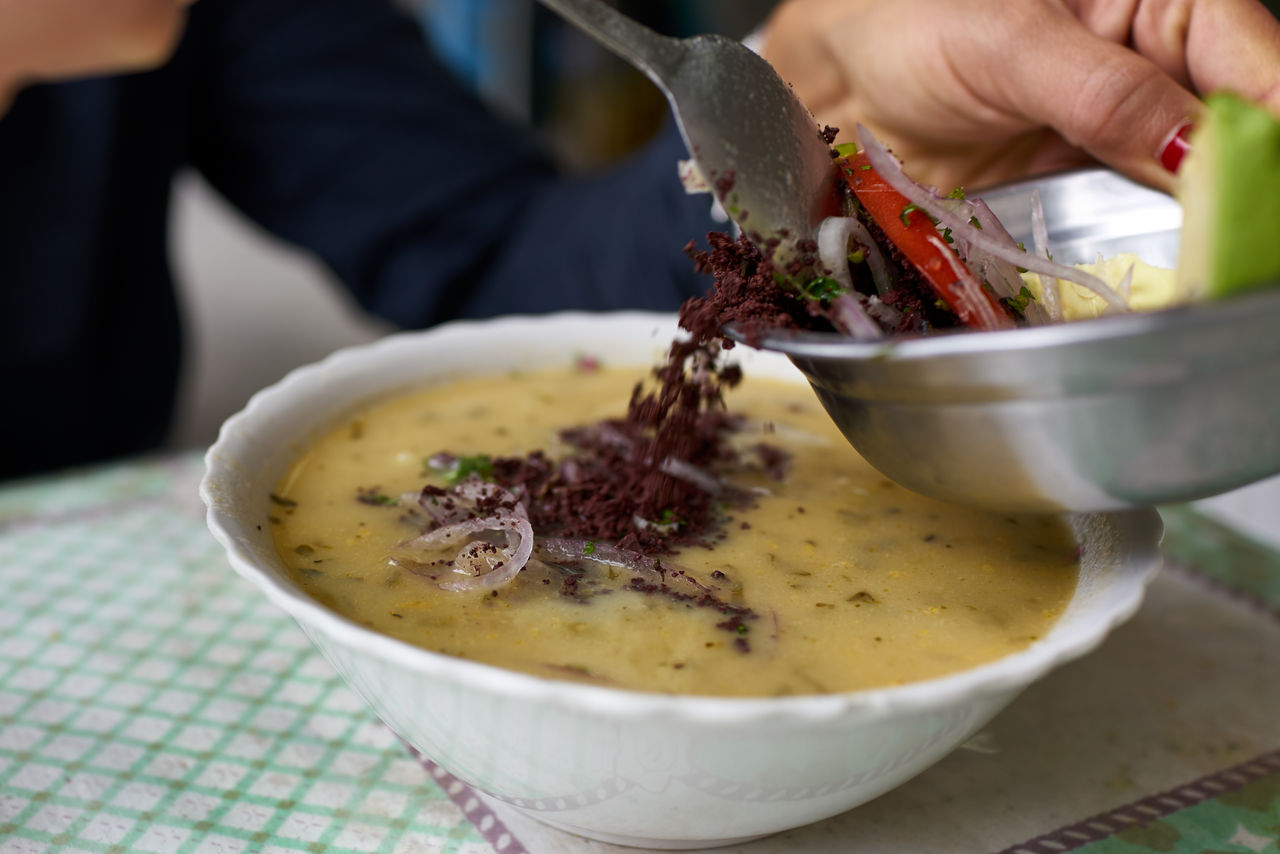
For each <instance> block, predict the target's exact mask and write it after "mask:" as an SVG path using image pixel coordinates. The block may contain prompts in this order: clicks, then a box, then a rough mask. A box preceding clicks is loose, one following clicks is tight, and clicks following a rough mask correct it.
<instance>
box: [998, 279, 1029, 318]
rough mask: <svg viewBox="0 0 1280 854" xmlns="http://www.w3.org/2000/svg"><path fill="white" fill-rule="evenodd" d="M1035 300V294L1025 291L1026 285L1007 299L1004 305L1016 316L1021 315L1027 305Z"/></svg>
mask: <svg viewBox="0 0 1280 854" xmlns="http://www.w3.org/2000/svg"><path fill="white" fill-rule="evenodd" d="M1035 299H1036V297H1035V294H1033V293H1031V291H1029V290H1028V289H1027V286H1026V285H1023V286H1022V289H1021V290H1019V291H1018V292H1017V293H1016V294H1014V295H1013V296H1011V297H1007V298H1006V299H1005V300H1004V304H1005V305H1007V306H1009V308H1011V309H1013V310H1014V311H1016V312H1017V313H1018V314H1022V313H1023V312H1024V311H1026V310H1027V306H1028V305H1030V304H1031V303H1033V302H1035Z"/></svg>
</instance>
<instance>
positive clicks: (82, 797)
mask: <svg viewBox="0 0 1280 854" xmlns="http://www.w3.org/2000/svg"><path fill="white" fill-rule="evenodd" d="M199 472H200V466H199V460H198V459H196V458H195V457H193V456H184V457H179V458H175V459H162V460H148V461H141V462H131V463H128V464H123V465H118V466H112V467H107V468H103V469H97V470H91V471H88V472H83V473H76V474H72V475H67V476H63V477H59V478H53V479H45V480H34V481H30V482H25V483H17V484H10V485H7V486H5V487H3V488H0V854H19V853H20V854H38V852H98V853H99V854H101V853H102V852H134V851H142V852H157V854H159V853H160V852H175V853H176V852H181V854H191V853H192V852H199V854H235V852H250V851H252V852H298V851H303V852H322V851H323V852H329V851H332V852H347V851H354V852H406V854H407V852H424V853H425V852H430V853H431V854H449V853H450V852H460V854H470V852H475V854H480V852H485V854H495V852H497V854H514V852H523V851H530V852H534V854H542V853H543V852H557V854H559V852H565V854H577V852H594V854H601V852H606V851H623V850H625V849H615V848H614V847H612V846H606V845H600V844H597V843H589V842H586V841H584V840H580V839H577V838H575V837H572V836H569V835H566V834H563V833H559V832H557V831H553V830H550V829H548V828H544V827H541V826H540V825H537V824H535V823H532V822H530V821H529V820H528V819H526V818H524V817H522V816H520V815H518V814H515V813H511V812H508V811H506V810H502V809H501V808H499V810H500V811H499V813H498V814H495V813H494V812H492V811H491V810H490V808H489V807H488V806H486V805H485V804H484V803H483V802H482V801H481V800H479V799H478V798H476V797H475V796H474V795H473V794H472V793H471V792H470V791H469V790H467V789H466V788H465V787H464V786H463V785H462V784H461V783H459V782H458V781H456V780H453V779H452V778H450V777H448V776H447V775H445V774H443V772H441V771H439V769H436V768H435V767H434V766H432V765H430V763H425V762H420V761H418V759H417V758H416V757H414V756H413V755H412V754H411V753H409V752H408V751H407V750H405V749H404V747H403V746H402V745H401V744H400V743H399V742H398V741H397V740H396V739H395V737H394V736H392V735H391V734H390V733H389V732H388V731H387V730H386V729H385V728H384V727H383V726H382V725H381V724H380V723H379V722H378V721H377V720H376V718H374V716H373V715H372V714H371V713H370V712H369V711H367V710H366V708H365V707H364V705H363V703H362V702H361V701H360V700H359V699H358V698H357V697H356V696H355V695H353V694H352V693H351V692H350V691H348V690H347V689H346V688H345V687H344V686H343V685H342V683H341V682H340V680H339V679H338V678H337V677H336V676H335V675H334V673H333V671H332V670H331V669H330V667H329V666H328V665H327V664H326V663H325V662H324V661H323V660H322V659H321V658H320V657H319V656H318V655H317V654H315V653H314V652H313V651H312V649H311V647H310V646H309V644H308V642H307V640H306V639H305V637H304V636H303V635H302V633H301V632H300V631H299V630H298V629H297V628H296V627H295V626H294V624H293V623H292V622H291V621H290V620H289V619H288V618H287V617H285V616H284V615H282V614H281V613H280V612H278V611H277V610H276V609H275V608H274V607H272V606H271V605H269V604H268V603H267V602H266V600H265V599H264V598H263V597H261V596H260V595H259V594H258V593H257V592H256V591H255V590H253V589H252V588H251V587H250V586H249V585H248V584H247V583H246V582H244V581H242V580H241V579H239V577H238V576H236V575H235V574H234V573H233V572H232V571H231V570H230V568H229V567H228V565H227V562H226V560H225V558H224V556H223V554H222V552H221V549H220V548H219V547H218V546H217V545H216V543H214V542H213V540H212V538H211V537H210V536H209V535H208V533H207V531H206V530H205V528H204V522H203V511H202V508H201V507H200V506H199V503H198V501H197V500H196V498H195V495H194V484H195V482H196V480H197V478H198V476H199ZM1166 521H1167V522H1168V523H1169V526H1170V535H1169V537H1168V539H1167V540H1166V548H1167V550H1168V552H1169V554H1170V556H1171V558H1172V560H1173V561H1174V563H1175V564H1178V565H1180V566H1182V567H1191V568H1193V570H1192V571H1184V570H1178V569H1175V570H1174V571H1173V572H1169V573H1166V577H1165V578H1162V579H1161V580H1160V581H1158V582H1157V583H1156V585H1155V586H1154V587H1153V590H1152V596H1151V598H1150V600H1149V602H1148V604H1147V606H1145V607H1144V609H1143V612H1142V613H1141V614H1140V615H1139V617H1138V618H1135V620H1134V622H1133V624H1132V625H1130V626H1126V627H1124V628H1123V629H1121V630H1120V631H1119V632H1117V634H1116V637H1115V638H1114V639H1113V640H1112V641H1108V643H1107V645H1105V646H1104V647H1103V648H1102V650H1100V651H1099V652H1098V653H1095V654H1094V655H1093V656H1090V657H1088V658H1086V659H1085V660H1083V661H1082V662H1078V663H1076V664H1073V665H1069V666H1068V667H1066V668H1063V669H1062V671H1060V672H1058V673H1055V674H1053V675H1052V676H1051V677H1049V679H1047V680H1045V681H1044V682H1043V683H1041V684H1039V685H1037V686H1034V687H1033V688H1032V689H1031V690H1029V691H1028V692H1027V695H1025V696H1024V697H1023V698H1022V699H1020V700H1019V701H1018V702H1017V703H1015V704H1014V705H1013V706H1012V707H1010V709H1009V710H1008V711H1006V712H1005V713H1004V714H1003V715H1002V716H1000V717H999V718H997V720H996V721H995V722H993V725H992V727H991V729H990V731H989V732H988V733H984V734H983V736H980V738H979V739H977V740H975V743H973V744H971V745H970V746H969V749H968V750H962V751H959V752H958V753H957V754H956V755H955V756H953V757H949V758H948V759H947V760H944V761H943V762H942V763H940V764H939V765H938V766H936V768H935V769H933V770H931V771H929V772H926V773H925V774H924V775H922V776H921V777H920V778H918V779H917V780H916V781H913V782H912V783H910V784H908V785H907V786H904V787H902V788H901V789H899V790H897V791H895V792H893V793H890V794H889V795H887V796H885V797H884V798H882V799H880V800H878V801H876V802H875V803H873V804H870V805H868V806H866V807H864V808H860V809H858V810H855V811H853V812H852V813H849V814H846V815H845V816H840V817H837V818H835V819H831V820H829V821H828V822H824V823H822V824H819V825H815V826H814V827H812V828H805V829H801V830H798V831H795V832H793V833H789V834H783V835H781V836H777V837H773V838H771V839H766V840H761V841H759V842H756V843H753V844H751V845H748V846H743V847H741V849H735V850H742V851H744V852H751V854H775V852H784V851H803V852H807V854H820V852H828V851H829V852H836V851H845V850H849V848H851V847H855V846H856V847H859V848H860V849H865V850H878V851H913V852H917V851H927V850H938V851H994V850H1002V849H1003V850H1006V851H1011V852H1036V854H1040V852H1061V851H1067V850H1077V851H1085V852H1090V853H1091V854H1102V852H1105V854H1138V852H1151V851H1160V852H1172V853H1173V854H1185V853H1186V852H1192V851H1196V852H1199V851H1207V850H1213V851H1230V852H1245V853H1246V854H1247V852H1254V854H1280V848H1278V847H1277V841H1276V840H1277V838H1278V837H1280V751H1278V750H1277V748H1280V702H1278V701H1280V691H1278V690H1277V688H1276V687H1275V681H1276V680H1275V679H1274V676H1275V674H1276V673H1277V672H1280V670H1278V668H1277V662H1280V653H1277V652H1276V651H1275V649H1276V647H1277V646H1280V644H1277V639H1280V621H1278V620H1277V619H1276V614H1277V613H1280V557H1278V556H1277V555H1276V554H1275V553H1274V552H1272V551H1270V550H1268V549H1265V548H1263V547H1261V546H1259V545H1258V544H1256V543H1252V542H1251V541H1248V540H1245V539H1243V538H1241V537H1240V536H1239V535H1238V534H1234V533H1233V532H1231V531H1229V530H1228V529H1225V528H1222V527H1221V526H1217V525H1214V524H1213V523H1210V522H1207V520H1205V519H1204V518H1203V517H1202V516H1200V515H1198V514H1196V513H1194V512H1193V511H1190V510H1188V509H1186V508H1176V509H1173V510H1171V511H1170V512H1169V513H1167V514H1166ZM1206 578H1208V579H1210V580H1209V581H1206V580H1205V579H1206ZM1201 636H1202V637H1203V641H1201V640H1195V642H1188V645H1187V646H1186V648H1185V651H1181V652H1180V651H1179V650H1178V649H1176V648H1175V646H1176V644H1177V643H1178V642H1179V640H1178V639H1180V638H1188V637H1201ZM1193 654H1202V655H1201V657H1202V659H1203V662H1201V663H1198V662H1197V661H1193V660H1191V659H1192V658H1193ZM1170 657H1178V658H1179V659H1180V660H1178V661H1170V660H1169V659H1170ZM1197 668H1199V669H1197ZM1184 674H1185V675H1186V677H1187V678H1193V679H1197V680H1200V683H1199V684H1201V685H1202V686H1203V689H1204V691H1205V692H1210V693H1211V694H1212V696H1208V697H1204V698H1202V697H1200V695H1199V694H1197V693H1196V692H1195V691H1194V690H1188V689H1187V687H1186V686H1185V685H1180V684H1178V683H1179V680H1180V678H1181V676H1182V675H1184ZM1268 675H1269V676H1270V678H1268ZM1137 677H1141V678H1145V679H1148V680H1150V684H1149V685H1144V686H1143V687H1141V688H1140V689H1134V693H1133V694H1132V695H1125V694H1123V691H1124V690H1125V686H1126V685H1128V684H1130V683H1132V682H1134V681H1135V678H1137ZM1095 686H1111V687H1108V688H1106V689H1105V690H1102V689H1101V688H1096V690H1097V691H1098V693H1099V697H1097V698H1094V697H1092V696H1090V694H1091V691H1094V690H1095ZM1161 692H1165V693H1164V694H1161ZM1153 695H1159V696H1153ZM1147 700H1150V702H1149V703H1147ZM1116 704H1122V706H1123V708H1124V710H1125V711H1126V713H1128V714H1130V715H1132V716H1133V719H1127V718H1117V717H1116V715H1117V711H1116ZM1201 706H1203V708H1201ZM1055 715H1058V716H1060V717H1059V718H1058V719H1055ZM1091 715H1092V716H1094V717H1095V718H1096V720H1091V719H1090V716H1091ZM1107 727H1110V730H1107V729H1106V728H1107ZM1166 730H1167V731H1166ZM984 739H985V740H984ZM1064 740H1065V741H1067V742H1069V743H1068V744H1067V745H1066V746H1063V745H1062V744H1061V742H1063V741H1064ZM1090 751H1094V752H1095V753H1096V755H1092V754H1090ZM1077 754H1078V755H1079V756H1077ZM1080 757H1083V758H1080ZM1037 787H1038V788H1037ZM922 816H933V817H934V820H933V821H932V822H931V821H929V820H927V819H925V820H922V819H921V817H922ZM1020 840H1023V841H1020Z"/></svg>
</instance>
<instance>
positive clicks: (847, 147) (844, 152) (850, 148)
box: [836, 142, 858, 157]
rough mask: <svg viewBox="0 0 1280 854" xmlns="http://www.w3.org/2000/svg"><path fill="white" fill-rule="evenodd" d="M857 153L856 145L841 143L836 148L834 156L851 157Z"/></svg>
mask: <svg viewBox="0 0 1280 854" xmlns="http://www.w3.org/2000/svg"><path fill="white" fill-rule="evenodd" d="M857 153H858V143H856V142H842V143H840V144H839V145H837V146H836V154H838V155H840V156H841V157H852V156H853V155H855V154H857Z"/></svg>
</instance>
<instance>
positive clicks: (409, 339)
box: [200, 312, 1162, 725]
mask: <svg viewBox="0 0 1280 854" xmlns="http://www.w3.org/2000/svg"><path fill="white" fill-rule="evenodd" d="M602 321H603V322H606V323H615V324H616V323H625V322H632V323H653V324H656V325H657V326H659V327H663V328H665V327H674V316H673V315H669V314H660V313H648V312H614V313H606V314H597V313H586V312H560V313H556V314H551V315H540V316H536V317H529V316H507V317H500V318H494V319H490V320H480V321H472V320H461V321H452V322H449V323H446V324H441V325H440V326H437V327H434V328H433V329H430V330H427V331H419V332H403V333H396V334H393V335H389V336H387V337H385V338H382V339H379V340H378V341H375V342H373V343H370V344H362V345H357V346H354V347H348V348H344V349H342V350H338V351H336V352H334V353H332V354H331V355H329V356H328V357H326V358H324V359H322V360H320V361H318V362H314V363H312V364H309V365H305V366H303V367H300V368H297V369H295V370H293V371H291V372H290V373H288V374H287V375H286V376H285V377H284V378H282V379H281V380H280V381H278V382H277V383H275V384H273V385H271V386H269V387H267V388H265V389H263V390H261V391H259V392H258V393H256V394H255V395H253V397H252V398H251V399H250V400H249V402H248V403H247V405H246V406H245V408H244V409H243V410H241V411H240V412H239V413H237V414H236V415H233V416H231V417H230V418H229V419H228V420H227V421H226V422H225V423H224V424H223V426H222V428H221V430H220V432H219V435H218V438H217V440H216V441H215V442H214V444H213V445H212V446H211V447H210V448H209V450H208V452H207V453H206V455H205V475H204V477H203V478H202V480H201V483H200V496H201V498H202V500H203V501H204V503H205V505H206V507H207V524H208V527H209V529H210V531H211V532H212V534H213V536H214V537H215V539H216V540H217V541H218V542H219V543H220V544H221V545H222V546H223V548H224V549H225V550H226V552H227V554H228V557H229V559H230V562H231V564H232V566H233V567H234V568H235V569H236V571H237V572H238V573H239V574H240V575H241V576H243V577H244V578H246V579H247V580H249V581H250V582H252V583H253V584H254V585H255V586H256V587H257V588H258V589H259V590H261V591H262V592H263V593H264V594H265V595H266V596H267V598H268V599H269V600H270V601H271V602H272V603H274V604H275V605H276V606H277V607H279V608H281V609H282V610H283V611H285V612H286V613H287V614H289V615H290V616H292V617H293V618H294V619H295V620H297V621H298V622H299V623H302V624H303V625H304V626H306V627H309V628H311V629H314V630H319V631H322V632H324V633H325V634H326V635H328V636H330V637H331V638H332V639H334V640H335V641H337V642H338V643H339V644H341V645H343V646H344V647H346V648H348V649H350V650H353V651H357V652H359V653H362V654H366V655H371V656H374V657H376V658H378V659H382V660H384V661H388V662H391V663H394V664H395V665H398V666H401V667H404V668H406V669H409V670H413V671H416V672H418V673H420V674H422V675H425V676H428V677H431V678H434V679H439V680H443V681H445V682H447V683H452V684H459V685H466V686H469V687H471V688H472V689H476V690H483V691H487V692H492V693H493V694H497V695H502V696H504V697H506V698H509V699H515V700H522V701H526V702H530V703H538V704H551V705H553V706H562V707H568V708H572V709H575V710H578V711H587V710H589V711H592V712H595V713H598V714H604V715H609V716H612V717H617V718H623V719H627V718H637V717H649V716H658V715H661V716H663V717H664V718H667V719H669V720H671V721H673V722H679V721H691V722H697V721H700V722H715V723H717V724H721V725H723V724H725V723H731V722H732V723H744V722H750V721H767V720H773V719H780V718H788V719H794V720H797V721H803V722H816V721H824V720H834V719H838V718H844V717H849V716H854V715H870V716H874V717H881V716H883V715H887V714H894V713H903V712H911V711H914V710H919V709H927V708H933V707H937V706H940V705H943V704H946V703H949V702H951V701H953V700H957V699H959V698H963V697H969V696H974V695H984V694H990V693H1000V692H1012V691H1016V690H1019V689H1021V688H1022V687H1025V686H1027V685H1029V684H1030V683H1032V682H1034V681H1035V680H1037V679H1039V678H1040V677H1042V676H1043V675H1044V674H1046V673H1047V672H1049V671H1050V670H1052V669H1053V668H1055V667H1057V666H1059V665H1061V664H1064V663H1066V662H1067V661H1070V660H1072V659H1075V658H1078V657H1080V656H1082V655H1084V654H1086V653H1088V652H1089V651H1091V650H1093V649H1094V648H1095V647H1097V646H1098V645H1099V644H1100V643H1101V642H1102V641H1103V639H1104V638H1105V637H1106V636H1107V635H1108V634H1109V633H1110V631H1111V630H1112V629H1113V628H1115V627H1116V626H1117V625H1119V624H1120V623H1121V622H1123V621H1124V620H1126V619H1128V618H1129V617H1130V616H1132V615H1133V613H1134V612H1135V611H1136V610H1137V609H1138V607H1139V605H1140V604H1141V602H1142V599H1143V596H1144V593H1145V589H1146V585H1147V583H1148V582H1149V581H1150V579H1151V578H1152V577H1153V576H1154V575H1155V573H1156V572H1157V571H1158V569H1159V566H1160V557H1159V549H1158V543H1159V540H1160V536H1161V533H1162V523H1161V521H1160V518H1159V515H1158V514H1157V513H1156V512H1155V511H1154V510H1150V509H1147V510H1138V511H1126V512H1125V513H1121V514H1101V515H1105V516H1108V517H1111V518H1114V519H1115V520H1116V522H1115V524H1117V525H1120V526H1124V527H1125V528H1126V530H1127V537H1126V540H1127V541H1128V542H1130V543H1131V544H1132V546H1133V553H1132V554H1131V556H1130V558H1129V560H1128V561H1127V565H1128V566H1129V569H1126V570H1125V575H1126V585H1127V586H1126V589H1125V595H1124V596H1123V597H1121V598H1119V599H1117V601H1115V602H1114V603H1112V606H1111V607H1110V608H1109V609H1108V610H1106V611H1105V612H1103V613H1100V614H1097V615H1095V616H1096V620H1097V621H1096V623H1095V624H1094V625H1093V627H1092V630H1091V631H1090V632H1088V633H1076V634H1074V635H1073V636H1072V637H1071V638H1069V639H1067V640H1064V639H1060V638H1055V633H1054V631H1053V630H1052V629H1051V631H1050V632H1049V633H1048V634H1047V635H1046V637H1045V638H1044V639H1042V640H1039V641H1037V642H1035V643H1033V644H1032V645H1031V646H1029V647H1027V648H1025V649H1023V650H1021V651H1019V652H1015V653H1012V654H1010V655H1007V656H1004V657H1002V658H999V659H996V660H994V661H992V662H989V663H987V664H982V665H978V666H976V667H973V668H970V669H967V670H962V671H958V672H956V673H952V674H948V675H945V676H941V677H938V678H933V679H927V680H921V681H916V682H910V683H906V684H903V685H895V686H887V687H882V688H872V689H865V690H859V691H850V692H842V693H834V694H820V695H798V696H788V697H769V698H755V697H715V696H705V695H690V694H675V695H672V694H661V693H649V692H643V691H634V690H627V689H618V688H608V687H600V686H594V685H585V684H581V683H575V682H570V681H565V680H556V679H548V678H544V677H540V676H534V675H530V674H526V673H520V672H517V671H512V670H505V669H502V668H499V667H496V666H493V665H488V664H482V663H479V662H474V661H468V660H465V659H461V658H454V657H451V656H447V655H443V654H440V653H436V652H432V651H430V650H427V649H423V648H421V647H417V646H414V645H412V644H409V643H406V642H403V641H399V640H396V639H394V638H391V637H389V636H387V635H383V634H380V633H379V632H376V631H374V630H372V629H368V628H365V627H363V626H361V625H358V624H356V623H354V622H352V621H351V620H349V619H347V618H345V617H343V616H341V615H339V614H338V613H336V612H334V611H331V610H329V609H328V608H326V607H324V606H323V605H321V604H319V603H318V602H316V601H315V600H313V599H311V598H310V597H308V596H306V595H305V594H304V593H302V592H301V591H300V590H298V589H296V588H292V587H291V586H287V585H286V584H285V583H283V575H282V574H281V575H279V576H277V575H274V574H273V573H271V572H270V571H268V570H266V569H264V568H262V567H260V566H259V565H258V564H257V559H256V558H255V556H254V555H252V554H251V553H250V552H249V551H248V550H247V549H245V548H244V547H243V546H242V544H241V543H240V542H239V541H238V539H237V536H236V533H237V532H238V531H241V530H244V529H245V526H246V525H247V524H248V523H247V522H245V521H243V520H241V519H239V518H237V514H236V512H235V508H232V507H227V506H225V505H224V502H223V501H222V500H221V496H222V494H224V491H225V484H226V483H227V480H228V479H229V478H233V477H235V476H236V475H235V472H234V471H233V470H232V466H230V465H229V464H228V459H231V458H234V454H233V453H232V451H233V448H234V446H235V445H236V444H237V442H239V441H240V439H239V434H240V433H241V432H242V431H244V430H245V428H246V427H251V426H252V425H253V424H254V422H255V421H256V420H257V419H259V418H260V417H261V416H262V415H263V413H264V412H265V411H266V410H268V409H270V408H271V407H273V406H277V405H279V404H280V402H281V400H282V399H284V400H286V401H287V400H288V399H289V398H290V397H291V396H293V395H296V394H298V393H299V392H300V391H305V390H306V388H307V387H308V386H309V385H311V384H314V383H317V382H318V381H319V380H321V379H322V378H323V376H324V375H325V374H326V373H328V372H330V371H331V370H333V369H335V368H337V367H350V366H352V365H365V366H367V365H371V364H378V363H382V362H385V361H386V360H387V359H394V358H397V357H399V356H400V355H402V354H403V353H404V352H406V351H407V350H411V349H415V348H416V347H417V346H418V345H420V344H421V342H422V341H423V340H424V339H431V340H433V341H437V342H443V343H448V342H462V341H465V340H467V339H468V338H470V339H472V340H474V338H475V336H476V334H477V333H481V332H483V333H487V334H498V335H501V334H502V333H504V332H512V331H515V330H518V329H524V328H527V327H528V326H529V324H535V325H537V326H540V327H545V326H547V325H570V326H572V325H574V324H582V323H589V324H599V323H601V322H602ZM429 379H430V374H429V373H428V372H424V373H423V376H422V380H423V381H428V380H429ZM394 388H396V387H393V386H388V387H387V388H386V389H384V390H382V391H381V392H375V393H374V394H373V395H371V399H376V398H378V397H382V396H385V395H387V394H391V393H393V390H394ZM350 406H351V402H350V401H348V402H347V403H346V404H345V405H344V406H342V407H335V408H334V410H333V413H332V414H333V415H334V416H336V415H338V414H339V413H340V412H342V411H343V410H344V409H349V408H350Z"/></svg>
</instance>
